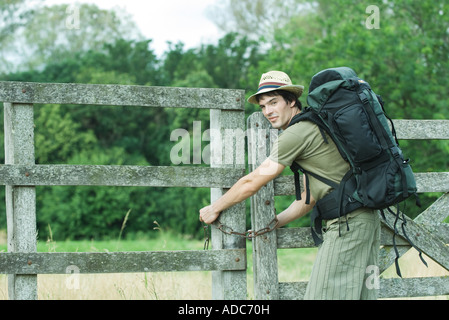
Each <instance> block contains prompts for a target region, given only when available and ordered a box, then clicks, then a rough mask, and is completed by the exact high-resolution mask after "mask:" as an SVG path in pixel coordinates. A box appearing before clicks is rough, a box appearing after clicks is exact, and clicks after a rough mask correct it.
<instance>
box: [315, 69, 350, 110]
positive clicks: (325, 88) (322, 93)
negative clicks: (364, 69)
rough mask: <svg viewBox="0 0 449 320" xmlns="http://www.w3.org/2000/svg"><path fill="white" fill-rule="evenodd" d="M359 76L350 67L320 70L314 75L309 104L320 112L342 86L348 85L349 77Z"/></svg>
mask: <svg viewBox="0 0 449 320" xmlns="http://www.w3.org/2000/svg"><path fill="white" fill-rule="evenodd" d="M353 78H357V74H356V73H355V72H354V70H352V69H351V68H348V67H339V68H330V69H326V70H323V71H321V72H318V73H317V74H316V75H314V76H313V77H312V81H311V82H310V86H309V94H308V96H307V104H308V105H309V106H310V107H311V108H312V109H314V110H316V111H318V112H320V111H321V109H322V107H323V106H324V104H325V103H326V102H327V101H328V99H329V97H330V96H332V95H333V94H334V92H335V91H337V90H338V89H339V88H340V87H341V86H348V85H349V82H348V81H347V80H348V79H353Z"/></svg>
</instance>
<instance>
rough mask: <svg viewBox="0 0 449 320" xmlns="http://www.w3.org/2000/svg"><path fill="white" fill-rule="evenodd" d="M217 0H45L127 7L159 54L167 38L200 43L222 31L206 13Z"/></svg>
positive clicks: (192, 45)
mask: <svg viewBox="0 0 449 320" xmlns="http://www.w3.org/2000/svg"><path fill="white" fill-rule="evenodd" d="M218 1H219V0H188V1H187V0H157V1H155V0H77V1H73V0H44V1H43V3H44V4H45V5H48V6H51V5H55V4H71V5H73V4H75V3H92V4H96V5H97V6H98V7H99V8H101V9H112V8H119V9H121V10H122V9H124V10H126V12H127V13H129V14H130V15H131V16H132V17H133V18H134V22H135V23H136V24H137V26H138V27H139V28H140V31H141V32H142V34H143V35H144V36H145V38H146V39H153V42H152V45H151V48H152V49H153V50H154V51H155V53H156V54H157V55H158V56H160V55H161V54H162V53H164V51H166V50H167V49H168V46H167V41H171V42H172V43H177V42H179V41H181V42H183V43H184V45H185V47H184V48H185V49H190V48H195V47H198V46H199V45H200V44H202V43H215V42H216V41H217V40H218V39H219V38H220V37H221V36H223V34H222V33H221V32H220V31H219V30H218V28H217V27H216V26H215V24H214V23H213V22H212V21H211V19H210V18H208V17H207V15H206V11H207V9H208V8H209V7H210V6H212V5H214V4H215V3H218Z"/></svg>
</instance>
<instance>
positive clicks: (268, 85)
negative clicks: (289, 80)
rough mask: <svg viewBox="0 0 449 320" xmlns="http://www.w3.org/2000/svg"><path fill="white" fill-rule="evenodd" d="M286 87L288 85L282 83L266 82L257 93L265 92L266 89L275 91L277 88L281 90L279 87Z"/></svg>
mask: <svg viewBox="0 0 449 320" xmlns="http://www.w3.org/2000/svg"><path fill="white" fill-rule="evenodd" d="M285 85H287V84H285V83H282V82H264V83H262V84H260V85H259V89H258V90H257V92H259V91H261V90H264V89H275V88H279V87H282V86H285Z"/></svg>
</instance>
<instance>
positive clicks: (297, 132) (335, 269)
mask: <svg viewBox="0 0 449 320" xmlns="http://www.w3.org/2000/svg"><path fill="white" fill-rule="evenodd" d="M303 90H304V87H303V86H299V85H292V82H291V80H290V78H289V76H288V75H287V74H285V73H284V72H280V71H270V72H268V73H265V74H263V75H262V77H261V80H260V82H259V89H258V91H257V92H256V93H255V94H254V95H252V96H251V97H250V98H249V99H248V101H249V102H250V103H254V104H258V105H259V106H260V108H261V110H262V112H263V114H264V116H265V117H266V118H267V119H268V120H269V121H270V123H271V124H272V126H273V128H275V129H281V130H283V131H282V133H281V134H280V135H279V137H278V140H277V141H276V142H275V143H274V145H273V147H272V150H271V153H270V156H269V157H268V158H267V159H266V160H265V161H264V162H263V163H262V164H261V165H260V166H259V167H258V168H257V169H255V170H254V171H253V172H251V173H249V174H248V175H246V176H245V177H243V178H241V179H240V180H239V181H237V182H236V183H235V185H234V186H233V187H232V188H231V189H230V190H229V191H228V192H227V193H225V194H224V195H223V196H222V197H221V198H219V199H218V200H217V201H215V202H214V203H212V204H211V205H209V206H207V207H204V208H202V209H201V210H200V220H201V221H204V222H205V223H207V224H210V223H212V222H214V221H215V220H216V219H217V218H218V216H219V215H220V212H222V211H223V210H226V209H227V208H229V207H231V206H233V205H235V204H237V203H239V202H241V201H243V200H246V199H247V198H249V197H250V196H252V195H254V194H255V193H256V192H257V191H258V190H259V189H260V188H261V187H262V186H264V185H265V184H266V183H268V182H269V181H271V180H273V179H275V178H276V177H277V176H278V175H279V174H280V173H281V172H282V171H283V170H284V169H285V167H287V166H290V165H291V164H292V163H293V161H296V162H297V163H298V164H299V165H300V166H301V167H302V168H304V169H305V170H307V171H310V172H313V173H315V174H317V175H319V176H322V177H325V178H327V179H329V180H332V181H334V182H336V183H339V182H340V181H341V179H342V178H343V176H344V174H345V173H346V172H347V171H348V169H349V164H348V163H347V162H346V161H344V160H343V158H342V157H341V156H340V153H339V151H338V149H337V147H336V146H335V144H334V143H333V142H332V139H331V138H330V137H328V139H326V140H327V141H325V140H324V139H323V136H322V133H321V132H320V130H319V128H318V127H317V126H316V125H315V124H313V123H311V122H308V121H302V122H299V123H297V124H294V125H292V126H290V127H289V126H288V125H289V123H290V121H291V120H292V118H293V117H294V116H295V115H296V114H298V113H300V112H301V103H300V102H299V100H298V98H299V97H300V96H301V94H302V92H303ZM268 168H269V169H268ZM309 186H310V193H311V195H310V203H309V204H306V192H303V194H302V196H301V200H296V201H294V202H293V203H292V204H291V205H290V206H289V207H288V208H287V209H286V210H284V211H283V212H281V213H280V214H279V215H278V216H277V218H278V221H279V224H278V226H279V227H281V226H284V225H286V224H288V223H289V222H291V221H293V220H295V219H298V218H300V217H302V216H304V215H306V214H307V213H308V212H309V211H310V210H311V209H312V208H313V206H314V204H315V199H316V201H318V200H319V199H321V198H322V197H324V196H325V195H327V194H328V193H329V192H330V191H332V188H331V187H330V186H328V185H326V184H324V183H323V182H321V181H319V180H317V179H315V178H314V177H312V176H310V177H309ZM324 224H325V229H324V230H325V233H324V239H323V240H324V242H323V243H322V244H321V246H320V249H319V251H318V255H317V258H316V261H315V264H314V267H313V270H312V275H311V278H310V281H309V285H308V287H307V290H306V295H305V299H375V298H376V295H377V291H376V290H375V289H376V286H373V285H371V283H369V285H366V284H367V283H366V282H367V280H368V279H367V278H368V277H369V276H373V275H372V272H373V271H372V270H376V269H375V266H376V265H377V258H378V250H379V234H380V223H379V218H378V214H377V213H375V212H374V211H373V210H369V209H365V208H361V209H358V210H355V211H353V212H351V213H349V214H347V215H346V216H345V217H343V218H342V219H334V220H328V221H324ZM340 224H341V225H340ZM370 266H373V267H374V269H373V268H372V267H371V268H368V267H370ZM367 270H368V271H367ZM370 272H371V273H370ZM374 276H375V275H374Z"/></svg>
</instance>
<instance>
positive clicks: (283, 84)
mask: <svg viewBox="0 0 449 320" xmlns="http://www.w3.org/2000/svg"><path fill="white" fill-rule="evenodd" d="M275 90H285V91H289V92H292V93H293V94H295V95H296V97H297V98H299V97H300V96H301V94H302V92H303V91H304V87H303V86H299V85H293V84H292V81H291V80H290V77H289V76H288V75H287V74H286V73H285V72H282V71H269V72H267V73H264V74H263V75H262V77H261V78H260V81H259V89H258V90H257V92H256V93H255V94H253V95H252V96H251V97H249V98H248V102H249V103H253V104H257V99H256V96H257V95H259V94H262V93H266V92H270V91H275Z"/></svg>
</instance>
